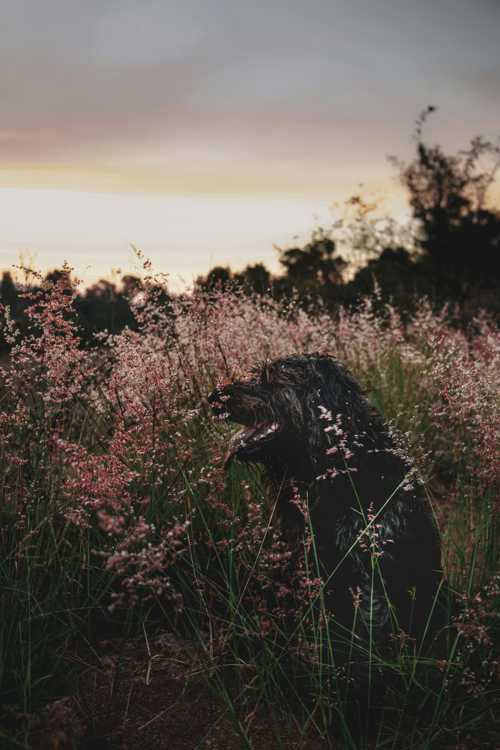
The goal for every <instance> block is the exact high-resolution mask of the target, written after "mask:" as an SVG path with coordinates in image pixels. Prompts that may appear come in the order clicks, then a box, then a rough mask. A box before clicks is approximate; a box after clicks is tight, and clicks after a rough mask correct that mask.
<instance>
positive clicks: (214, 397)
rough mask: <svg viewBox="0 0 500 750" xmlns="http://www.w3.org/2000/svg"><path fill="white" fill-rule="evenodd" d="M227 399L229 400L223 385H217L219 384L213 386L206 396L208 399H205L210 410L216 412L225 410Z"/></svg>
mask: <svg viewBox="0 0 500 750" xmlns="http://www.w3.org/2000/svg"><path fill="white" fill-rule="evenodd" d="M228 400H229V395H228V394H227V393H226V392H225V390H224V387H219V386H218V387H217V388H214V390H213V391H212V393H211V394H210V395H209V396H208V399H207V401H208V403H209V404H210V406H211V408H212V410H213V411H214V412H215V413H216V414H219V413H221V412H225V411H227V402H228Z"/></svg>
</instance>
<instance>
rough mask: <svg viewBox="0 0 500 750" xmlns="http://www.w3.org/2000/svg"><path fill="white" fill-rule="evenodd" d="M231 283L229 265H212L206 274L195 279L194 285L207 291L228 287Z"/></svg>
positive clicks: (231, 275) (231, 276)
mask: <svg viewBox="0 0 500 750" xmlns="http://www.w3.org/2000/svg"><path fill="white" fill-rule="evenodd" d="M232 284H233V274H232V271H231V269H230V268H229V266H214V267H213V268H212V269H210V271H209V272H208V273H207V275H206V276H198V278H197V279H196V285H197V286H198V287H200V288H201V289H203V290H205V291H207V292H210V291H213V290H214V289H219V290H224V289H228V288H229V287H230V286H231V285H232Z"/></svg>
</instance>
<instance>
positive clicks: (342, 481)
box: [209, 354, 443, 655]
mask: <svg viewBox="0 0 500 750" xmlns="http://www.w3.org/2000/svg"><path fill="white" fill-rule="evenodd" d="M209 402H210V404H211V406H212V409H213V410H214V412H215V413H216V414H217V415H219V416H220V417H224V416H226V417H227V418H228V419H229V420H231V421H233V422H237V423H239V424H241V425H244V429H243V430H240V431H239V432H238V433H237V434H236V435H235V436H234V437H233V438H232V439H231V441H230V444H229V450H228V456H227V459H228V460H230V459H231V458H233V457H236V458H238V459H239V460H241V461H251V462H257V463H260V464H263V465H264V467H265V469H266V471H267V474H268V476H269V478H270V480H271V482H272V484H273V486H274V489H275V492H276V496H277V497H278V508H279V510H280V515H281V518H282V525H283V529H284V533H285V535H286V536H287V538H288V539H289V540H291V541H293V540H294V539H298V537H299V536H300V534H301V532H302V531H303V529H304V523H305V520H304V514H303V513H302V512H301V510H300V508H299V507H298V504H297V503H296V502H293V498H294V493H295V495H296V492H297V487H298V488H299V490H300V492H301V495H302V496H305V497H306V498H307V502H308V507H309V519H308V523H310V524H311V526H312V529H313V532H314V538H315V544H316V549H317V557H318V559H319V564H320V566H321V571H320V572H321V575H322V578H323V580H324V582H325V590H324V601H325V604H326V607H327V609H328V611H329V612H331V613H332V615H333V618H334V621H335V623H336V626H337V632H339V633H340V632H342V631H343V632H344V633H345V634H349V633H351V636H352V631H354V632H355V635H356V639H357V641H359V642H361V643H365V644H366V643H367V641H368V638H369V639H370V643H372V644H376V645H379V646H381V647H384V644H386V645H388V644H390V643H391V642H393V639H391V636H398V637H401V636H403V637H406V636H409V637H410V638H411V639H412V642H413V643H415V644H416V647H417V648H420V647H421V646H422V644H423V642H424V640H425V641H426V642H427V641H430V640H431V637H432V636H434V634H435V632H436V631H437V629H438V628H440V627H441V625H442V624H443V622H442V619H441V615H438V614H437V612H438V610H439V609H440V607H439V605H438V600H439V596H438V593H439V590H440V588H441V586H442V583H443V580H442V571H441V551H440V541H439V535H438V533H437V529H436V528H435V525H434V521H433V517H432V514H431V511H430V508H429V504H428V501H427V498H426V496H425V493H424V491H423V487H422V485H421V483H420V482H419V480H418V478H417V476H416V474H415V470H414V468H413V466H412V464H411V462H410V460H409V459H408V458H407V457H406V455H405V453H404V451H403V450H402V449H401V446H400V444H399V441H398V438H397V435H395V434H394V433H393V432H391V430H390V429H389V428H388V426H387V424H386V423H385V422H384V420H383V419H382V417H381V415H380V414H379V413H378V412H377V411H376V409H374V408H373V407H372V406H371V405H370V404H369V402H368V401H367V400H366V399H365V398H364V396H363V394H362V391H361V388H360V386H359V385H358V383H357V382H356V381H355V380H354V378H353V377H352V376H351V375H350V374H349V372H348V371H347V370H346V368H345V367H344V366H343V365H341V364H340V363H339V362H338V361H337V360H335V359H333V358H332V357H329V356H323V355H320V354H306V355H303V356H291V357H287V358H286V359H279V360H276V361H274V362H272V363H269V364H265V365H264V366H263V367H262V368H261V369H260V370H259V371H255V372H254V377H252V378H251V379H249V380H246V381H243V382H234V383H230V384H227V385H224V386H223V387H220V388H217V389H216V390H215V391H214V392H213V393H212V394H211V395H210V397H209ZM365 653H366V652H365ZM351 655H352V651H351Z"/></svg>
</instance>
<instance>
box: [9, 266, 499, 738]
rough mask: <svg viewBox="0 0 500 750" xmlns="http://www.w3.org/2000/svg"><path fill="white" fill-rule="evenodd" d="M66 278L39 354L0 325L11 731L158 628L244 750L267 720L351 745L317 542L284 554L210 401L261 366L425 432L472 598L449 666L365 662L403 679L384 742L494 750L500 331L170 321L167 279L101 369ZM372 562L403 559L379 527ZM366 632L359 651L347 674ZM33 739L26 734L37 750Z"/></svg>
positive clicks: (392, 690)
mask: <svg viewBox="0 0 500 750" xmlns="http://www.w3.org/2000/svg"><path fill="white" fill-rule="evenodd" d="M67 271H68V273H67V274H66V275H63V276H61V278H60V279H59V280H58V281H56V282H54V283H46V284H45V285H44V287H43V289H42V291H41V293H40V294H39V295H38V296H37V297H36V298H34V299H33V300H32V305H31V307H30V308H29V310H28V314H29V319H30V330H29V331H28V335H27V336H25V337H24V338H21V337H20V336H19V335H18V334H17V332H16V330H15V327H14V326H13V324H12V321H11V320H10V319H9V317H8V311H6V317H5V320H4V325H5V328H6V331H7V335H8V336H9V337H10V341H11V343H12V345H13V347H12V353H11V358H10V361H9V363H8V366H7V367H6V368H4V369H3V370H2V371H1V373H0V398H1V402H0V459H1V466H2V474H1V500H0V514H1V518H2V524H1V527H0V535H1V543H2V551H3V554H2V560H1V561H0V576H1V584H2V585H1V589H2V593H1V595H0V596H1V608H2V613H1V614H2V617H1V624H0V648H1V653H2V658H1V662H0V689H1V691H2V695H3V698H4V702H5V703H6V704H7V705H9V706H10V709H9V711H8V712H7V713H6V717H7V718H6V721H7V725H6V726H7V727H8V726H9V725H8V717H9V716H11V717H12V716H15V717H16V718H15V720H13V724H12V723H11V724H10V729H9V728H7V729H5V730H4V736H7V733H8V732H10V731H11V729H12V726H13V725H14V726H17V727H19V716H20V714H21V713H22V714H23V715H24V716H25V718H26V717H28V719H29V716H30V715H31V714H33V713H35V712H36V711H37V710H38V709H39V708H40V706H42V705H43V704H44V702H46V701H47V700H49V699H50V698H52V697H54V696H59V695H61V694H64V692H65V691H68V690H70V689H71V684H72V683H71V672H70V671H68V657H69V654H70V653H71V652H72V650H74V649H75V644H78V643H80V642H82V641H83V640H86V641H88V642H89V643H92V642H93V640H94V639H95V638H96V636H97V637H98V636H99V635H100V634H102V633H103V632H106V633H111V634H112V633H118V632H121V633H123V632H124V631H123V628H124V626H125V624H126V625H127V626H128V627H129V628H130V629H131V632H134V630H137V629H139V630H140V629H141V628H142V625H143V623H144V622H146V621H147V622H149V623H152V624H153V625H155V626H156V627H158V628H170V629H171V630H174V631H175V632H176V633H178V634H179V635H182V637H184V638H189V639H191V640H192V641H193V642H195V643H197V645H198V649H199V653H200V654H201V656H200V658H201V660H202V666H203V673H204V674H205V675H206V677H207V680H208V681H209V683H210V684H211V686H212V687H213V686H214V685H215V688H214V689H215V691H216V693H217V695H218V696H219V698H220V699H221V700H222V702H223V703H224V704H225V705H226V706H227V708H228V710H229V712H230V713H231V715H232V716H233V718H234V722H235V726H236V728H237V731H238V733H239V736H240V737H241V738H242V742H243V743H244V744H243V745H242V746H248V747H251V746H252V744H251V743H252V722H253V721H254V718H255V716H256V715H257V713H258V712H259V711H262V710H273V711H275V712H276V715H280V716H281V717H282V719H281V722H283V720H284V721H288V720H289V721H292V717H295V720H296V722H298V723H299V725H300V731H301V732H302V733H303V736H304V737H307V736H309V733H311V732H313V733H315V734H318V735H321V734H323V735H324V734H327V733H328V732H329V731H330V730H331V727H332V724H334V725H335V726H336V729H337V731H339V732H340V733H342V732H343V733H344V734H345V741H346V742H347V743H348V742H349V741H350V740H349V738H348V736H347V734H348V730H347V724H346V723H345V722H344V721H343V715H344V714H343V712H344V711H345V710H346V709H347V708H348V703H349V695H350V690H351V689H352V687H351V686H352V685H353V681H355V679H354V677H353V674H351V669H350V666H349V665H350V664H351V662H352V659H348V660H347V664H348V666H347V667H345V665H342V664H340V663H339V662H338V659H337V653H336V648H337V647H336V646H335V645H334V644H333V643H332V632H336V631H335V623H334V613H331V612H328V611H327V610H326V608H325V605H324V599H323V588H324V585H325V582H324V581H322V579H321V571H320V570H319V563H318V557H317V554H316V550H315V541H314V537H313V535H312V533H311V530H310V528H308V525H307V523H306V530H307V529H308V530H307V531H306V534H305V536H304V539H303V541H302V542H301V543H298V544H297V545H295V546H291V545H290V544H289V543H287V542H285V541H284V540H283V538H282V535H281V533H280V530H279V525H278V524H277V521H276V514H275V510H274V506H275V498H273V497H269V496H268V493H267V490H266V489H265V485H264V483H263V481H262V477H261V475H260V472H259V470H258V469H256V468H255V467H254V468H252V467H248V466H242V465H237V464H234V463H233V465H232V466H231V467H230V469H229V470H228V472H224V468H223V464H224V454H225V450H226V448H225V446H226V444H227V440H228V437H229V432H228V429H229V428H228V426H227V424H223V423H221V422H217V421H216V420H214V419H213V418H212V417H210V416H209V415H208V409H207V405H206V401H205V399H206V395H207V394H208V393H209V392H210V391H211V390H213V388H214V387H215V386H216V384H217V383H218V382H220V381H221V380H224V381H226V380H231V379H232V378H237V377H240V376H244V375H245V374H247V373H248V371H249V370H250V368H251V367H252V366H254V365H255V364H256V363H259V362H262V360H263V359H265V358H268V357H269V358H275V357H278V356H283V355H287V354H290V353H291V352H303V351H324V352H328V353H331V354H334V355H335V356H337V357H338V358H339V359H341V360H342V361H343V362H345V364H346V365H347V366H348V367H349V368H350V369H351V370H352V371H353V373H354V375H355V376H356V377H357V379H358V380H359V381H360V382H361V383H363V385H364V387H365V388H366V390H367V393H368V396H369V398H370V399H371V400H372V402H373V403H374V404H375V405H376V406H377V407H378V408H379V409H380V410H381V411H382V413H383V414H384V416H385V417H386V418H387V419H389V420H391V421H392V423H393V424H394V426H395V427H396V428H397V429H398V430H400V431H401V432H402V433H404V434H405V435H406V444H407V445H406V447H405V449H408V450H409V451H410V452H411V454H412V456H413V458H414V459H415V461H416V463H417V465H418V467H419V471H420V473H421V475H422V476H423V477H424V479H425V481H426V487H427V491H428V493H429V496H430V498H431V500H432V501H433V505H434V508H435V511H436V515H437V518H438V521H439V524H440V526H441V530H442V536H443V544H444V549H445V556H444V557H445V567H446V573H447V576H448V578H449V580H450V582H451V585H452V587H454V588H455V589H456V590H457V591H458V593H459V596H460V599H461V600H462V602H463V605H462V608H461V609H459V610H458V614H455V621H454V624H453V626H452V627H451V628H450V631H449V633H448V636H447V639H448V646H447V650H446V653H445V656H444V657H442V658H440V659H435V660H432V659H423V658H422V657H421V656H420V655H419V654H418V653H417V652H416V650H415V648H414V644H413V643H412V642H411V639H408V638H405V634H404V633H400V637H399V640H398V649H397V654H396V657H394V655H392V656H389V655H388V654H385V653H377V652H376V651H375V647H374V645H373V643H372V644H371V645H370V644H369V646H368V650H367V652H366V653H365V654H364V656H365V658H366V661H367V664H368V669H369V671H370V675H371V674H376V673H377V672H378V670H380V669H382V670H384V673H389V674H391V675H392V677H391V680H389V681H388V685H387V693H386V698H385V701H386V706H385V712H384V721H383V722H382V724H381V730H380V738H379V739H380V743H381V744H380V746H381V747H382V746H384V747H385V746H389V745H390V746H392V747H399V746H401V747H405V748H409V747H414V748H424V747H428V748H430V747H433V748H434V747H441V746H442V747H450V746H453V745H450V742H454V743H455V746H457V747H458V746H459V743H460V742H469V745H467V747H471V748H473V747H475V746H477V747H486V746H487V744H486V743H487V742H489V741H490V740H489V734H488V732H489V728H488V726H489V722H488V717H489V716H490V714H491V715H493V713H492V712H493V706H494V701H495V700H496V698H495V695H498V694H497V693H495V690H497V687H496V686H495V685H496V681H497V680H498V675H499V657H498V645H497V640H496V639H497V634H496V630H495V629H498V619H497V618H498V600H499V599H500V594H499V590H498V579H495V578H493V575H494V573H495V572H496V570H497V566H498V520H497V519H498V515H497V511H498V501H497V492H498V468H499V466H498V433H499V425H500V414H499V410H500V406H499V403H498V398H497V394H498V386H499V385H500V382H499V380H500V367H499V365H500V347H499V336H498V331H497V330H496V329H495V328H494V327H493V326H492V325H490V324H489V323H488V322H487V321H486V320H485V319H483V318H481V319H478V320H477V321H476V322H475V324H474V331H473V332H472V331H471V332H463V331H460V330H459V329H457V328H456V327H455V326H454V325H453V323H452V322H451V323H450V321H449V317H447V315H446V314H445V312H442V313H435V312H433V311H432V310H431V309H430V307H429V306H428V305H427V304H426V303H425V302H422V303H421V304H420V306H419V308H418V309H417V312H416V313H415V316H414V318H413V319H412V320H410V321H409V322H408V323H406V324H404V325H403V323H402V321H401V319H400V318H399V316H398V314H397V312H396V311H395V310H394V309H392V308H390V307H388V308H387V309H386V314H385V315H383V316H376V315H375V313H374V312H373V307H372V305H371V303H370V301H369V300H368V301H366V302H365V303H364V305H363V306H362V307H361V308H359V309H358V310H357V311H354V312H353V311H348V310H343V311H341V312H340V313H339V315H338V317H337V318H336V319H335V320H332V319H331V318H330V317H329V316H328V315H326V314H317V315H315V316H312V315H308V314H306V313H305V312H304V311H303V310H301V309H300V308H299V307H297V306H296V305H294V304H286V305H285V304H282V303H277V302H276V301H274V300H272V299H270V298H265V297H264V298H259V299H249V298H247V297H244V296H242V295H240V294H238V293H235V292H234V293H230V292H224V293H222V292H211V293H210V294H208V295H206V294H201V293H200V292H196V291H195V292H193V293H192V294H189V295H184V296H180V297H178V298H176V299H174V300H169V301H168V304H167V303H165V300H164V298H162V296H161V294H159V292H158V289H159V286H158V283H157V282H158V280H155V279H153V278H152V277H151V278H150V277H147V278H146V280H145V283H144V287H143V292H142V293H141V295H138V297H137V298H136V299H135V300H134V304H133V307H134V311H135V316H136V320H137V322H138V327H139V330H138V331H137V332H133V331H130V330H125V331H123V333H121V334H119V335H115V336H104V337H101V338H102V340H101V341H100V346H99V347H98V348H96V349H95V350H92V351H91V352H90V351H85V350H83V349H82V348H81V346H80V340H79V337H78V331H77V328H76V325H75V323H74V319H73V311H72V302H73V299H74V292H75V290H74V287H73V286H72V283H71V281H70V276H69V269H67ZM146 271H148V272H149V269H146ZM323 417H324V419H325V427H326V429H330V430H331V431H332V435H333V436H335V440H336V442H335V443H334V444H332V448H331V450H332V451H333V450H337V451H338V450H341V451H344V450H345V451H347V450H348V448H346V447H345V446H344V447H343V445H342V425H341V424H339V423H338V420H337V417H336V415H329V414H324V415H323ZM344 458H345V460H346V461H348V459H349V456H348V455H347V454H346V455H345V456H344ZM295 502H296V504H297V507H298V508H299V510H300V512H302V513H303V514H304V516H305V518H306V520H307V518H308V506H307V497H301V495H300V493H299V491H298V490H297V493H296V498H295ZM356 544H358V545H359V547H360V549H361V550H362V551H363V550H364V553H365V554H369V555H371V556H372V558H373V576H374V579H375V578H376V577H377V576H378V575H379V571H378V564H377V560H378V557H379V556H380V555H383V552H384V546H385V545H386V544H390V540H389V539H380V538H379V527H378V526H377V519H376V518H375V517H374V516H373V514H372V515H371V516H370V514H368V516H367V518H366V519H365V528H364V529H363V531H362V533H361V534H360V537H359V539H358V540H357V541H356ZM352 593H353V598H355V597H356V596H359V592H352ZM356 616H358V610H357V609H356V608H355V617H356ZM355 626H356V622H355V621H354V622H353V629H352V631H351V632H346V633H344V635H343V637H344V641H345V649H346V651H347V653H350V654H351V655H352V654H353V653H354V652H359V649H360V647H359V644H357V643H356V642H355V639H354V632H355ZM336 635H338V634H336ZM418 707H420V709H422V710H423V711H424V714H423V715H424V716H425V719H424V720H422V719H420V720H419V721H417V720H416V719H415V711H416V708H418ZM283 717H285V718H284V719H283ZM287 717H288V718H287ZM475 717H479V718H475ZM25 726H26V727H29V721H27V723H26V725H25ZM280 726H282V723H281V724H280ZM474 735H476V737H479V738H480V742H482V743H483V744H482V745H481V744H477V745H474V744H473V743H474V742H475V739H474ZM1 736H2V735H1V734H0V737H1ZM9 736H10V735H9ZM28 737H29V731H28V729H26V731H25V732H24V734H23V731H22V730H21V731H20V732H19V733H18V734H17V741H18V742H19V743H20V745H21V747H22V746H25V747H28V746H29V740H28ZM408 738H410V739H408ZM278 739H279V738H278ZM278 739H277V741H278ZM402 742H407V743H408V742H409V744H402V745H400V744H398V743H402ZM384 743H385V744H384ZM432 743H434V744H432Z"/></svg>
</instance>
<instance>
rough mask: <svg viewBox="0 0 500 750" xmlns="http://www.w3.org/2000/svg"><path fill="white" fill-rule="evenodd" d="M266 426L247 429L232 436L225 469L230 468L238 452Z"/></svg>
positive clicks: (260, 425) (225, 458)
mask: <svg viewBox="0 0 500 750" xmlns="http://www.w3.org/2000/svg"><path fill="white" fill-rule="evenodd" d="M264 426H265V425H262V424H258V425H254V426H253V427H245V428H243V429H242V430H239V431H238V432H237V433H235V434H234V435H233V436H232V438H231V439H230V441H229V445H228V447H227V451H226V455H225V456H224V468H225V469H226V468H227V467H228V466H229V464H230V463H231V460H232V459H233V458H234V456H235V455H236V453H237V452H238V450H239V449H240V448H241V447H242V446H244V445H245V443H246V442H247V441H248V440H250V438H252V437H254V435H256V434H257V433H258V432H259V430H261V429H262V428H263V427H264Z"/></svg>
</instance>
